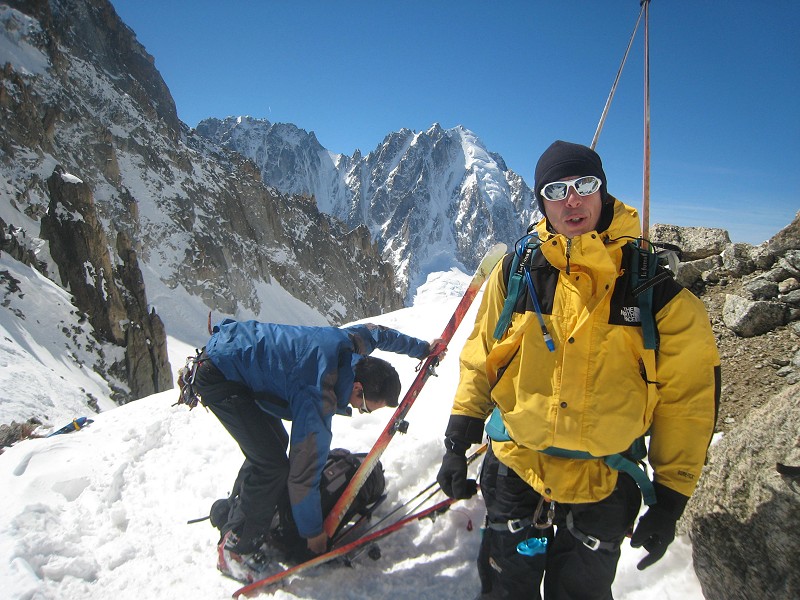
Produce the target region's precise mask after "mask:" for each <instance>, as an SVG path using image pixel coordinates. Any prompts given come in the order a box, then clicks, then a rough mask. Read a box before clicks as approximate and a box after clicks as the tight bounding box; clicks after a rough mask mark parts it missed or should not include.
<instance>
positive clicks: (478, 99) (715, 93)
mask: <svg viewBox="0 0 800 600" xmlns="http://www.w3.org/2000/svg"><path fill="white" fill-rule="evenodd" d="M112 4H113V5H114V7H115V8H116V10H117V12H118V13H119V14H120V16H121V17H122V19H123V21H125V23H127V24H128V25H129V26H130V27H131V28H132V29H133V30H134V32H135V33H136V35H137V38H138V39H139V41H140V42H141V43H142V44H143V45H144V46H145V48H146V49H147V51H148V52H149V53H150V54H151V55H153V57H154V58H155V64H156V67H157V68H158V69H159V71H160V72H161V75H162V76H163V77H164V80H165V81H166V83H167V85H168V86H169V89H170V91H171V92H172V95H173V97H174V99H175V103H176V105H177V108H178V115H179V117H180V118H181V119H182V120H183V121H184V122H185V123H187V124H188V125H190V126H192V127H193V126H195V125H196V124H197V123H198V122H199V121H200V120H202V119H204V118H207V117H226V116H229V115H251V116H253V117H259V118H266V119H268V120H270V121H272V122H284V123H294V124H295V125H297V126H298V127H300V128H302V129H305V130H307V131H313V132H314V133H315V134H316V136H317V138H318V139H319V141H320V143H321V144H322V145H323V146H325V147H326V148H327V149H328V150H331V151H332V152H337V153H343V154H352V153H353V151H354V150H355V149H357V148H358V149H360V150H361V151H362V152H364V153H367V152H369V151H371V150H373V149H374V148H375V147H376V146H377V145H378V144H379V143H380V142H381V141H382V140H383V138H384V137H385V136H386V135H387V134H388V133H390V132H393V131H397V130H399V129H401V128H403V127H406V128H409V129H413V130H415V131H419V130H425V129H427V128H429V127H430V126H431V125H432V124H433V123H437V122H438V123H440V124H441V125H442V126H443V127H445V128H450V127H454V126H456V125H463V126H464V127H466V128H468V129H470V130H472V131H473V132H474V133H475V134H477V135H478V137H480V138H481V139H482V140H483V142H484V143H485V144H486V146H487V147H488V148H489V150H491V151H493V152H497V153H499V154H500V155H501V156H503V158H504V159H505V160H506V163H507V164H508V166H509V167H510V168H511V169H513V170H514V171H516V172H518V173H519V174H520V175H522V176H523V178H524V179H525V180H526V182H527V183H528V185H531V186H532V185H533V171H534V165H535V163H536V160H537V159H538V157H539V155H540V154H541V153H542V151H543V150H544V149H545V148H546V147H547V146H548V145H549V144H550V143H551V142H552V141H554V140H556V139H565V140H569V141H574V142H580V143H584V144H587V145H588V144H589V143H590V142H591V139H592V136H593V134H594V132H595V128H596V127H597V124H598V121H599V119H600V115H601V112H602V109H603V106H604V104H605V101H606V98H607V96H608V93H609V91H610V89H611V84H612V82H613V81H614V77H615V75H616V73H617V69H618V68H619V65H620V62H621V60H622V56H623V53H624V51H625V48H626V46H627V43H628V40H629V38H630V35H631V32H632V31H633V28H634V25H635V24H636V19H637V16H638V14H639V1H638V0H506V1H503V2H486V1H485V0H484V1H480V2H479V1H474V0H458V1H456V0H452V1H437V0H403V1H400V0H340V1H338V2H332V1H324V0H296V1H290V0H261V1H255V0H253V1H244V0H241V1H234V0H231V1H228V2H220V1H219V0H216V1H213V2H212V1H210V0H112ZM650 6H651V8H650V95H651V99H650V122H651V124H650V127H651V128H650V135H651V162H650V169H651V183H650V202H651V218H650V223H651V224H653V223H659V222H660V223H665V222H666V223H674V224H678V225H703V226H710V227H722V228H725V229H728V230H729V232H730V233H731V237H732V238H733V240H734V241H745V242H750V243H754V244H757V243H760V242H762V241H764V240H766V239H768V238H769V237H771V236H772V235H773V234H775V233H776V232H777V231H779V230H780V229H782V228H783V227H784V226H786V225H788V224H789V223H790V222H791V221H792V219H793V218H794V216H795V214H796V212H797V211H798V210H800V185H798V184H797V183H796V182H798V181H800V173H798V169H800V108H799V107H800V43H798V41H797V40H798V31H800V3H798V2H796V0H764V1H760V0H749V1H745V0H726V1H725V2H717V1H712V0H652V2H651V5H650ZM643 39H644V38H643V28H642V27H640V30H639V33H638V34H637V37H636V40H635V41H634V45H633V48H632V49H631V54H630V57H629V59H628V63H627V65H626V67H625V70H624V72H623V74H622V79H621V81H620V84H619V86H618V88H617V92H616V95H615V97H614V102H613V104H612V107H611V111H610V114H609V116H608V118H607V120H606V123H605V127H604V129H603V133H602V135H601V137H600V141H599V143H598V145H597V150H598V152H599V153H600V155H601V156H602V158H603V162H604V165H605V168H606V174H607V176H608V181H609V190H610V191H611V193H612V194H614V195H616V196H617V197H619V198H620V199H621V200H623V201H625V202H627V203H628V204H631V205H633V206H636V207H641V202H642V171H643V129H644V126H643V106H644V101H643V87H644V86H643V71H644V68H643V54H644V52H643ZM787 178H788V179H787Z"/></svg>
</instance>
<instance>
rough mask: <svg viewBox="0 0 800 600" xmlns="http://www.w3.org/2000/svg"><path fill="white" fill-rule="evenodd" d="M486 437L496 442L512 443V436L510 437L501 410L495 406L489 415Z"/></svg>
mask: <svg viewBox="0 0 800 600" xmlns="http://www.w3.org/2000/svg"><path fill="white" fill-rule="evenodd" d="M486 435H488V436H489V439H490V440H492V441H494V442H510V441H511V436H510V435H508V430H507V429H506V426H505V423H503V417H502V415H501V414H500V409H499V408H497V407H496V406H495V408H494V410H493V411H492V414H491V415H489V420H488V421H487V422H486Z"/></svg>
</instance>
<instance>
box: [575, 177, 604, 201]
mask: <svg viewBox="0 0 800 600" xmlns="http://www.w3.org/2000/svg"><path fill="white" fill-rule="evenodd" d="M598 189H600V180H599V179H598V178H597V177H593V176H591V175H590V176H588V177H581V178H580V179H576V180H575V191H577V192H578V193H579V194H580V195H581V196H588V195H589V194H594V193H595V192H596V191H597V190H598Z"/></svg>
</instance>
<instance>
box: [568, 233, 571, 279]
mask: <svg viewBox="0 0 800 600" xmlns="http://www.w3.org/2000/svg"><path fill="white" fill-rule="evenodd" d="M571 248H572V238H567V275H569V251H570V249H571Z"/></svg>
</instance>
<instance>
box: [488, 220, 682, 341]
mask: <svg viewBox="0 0 800 600" xmlns="http://www.w3.org/2000/svg"><path fill="white" fill-rule="evenodd" d="M539 246H541V242H540V241H539V237H538V235H536V234H535V233H532V234H528V235H526V236H524V237H522V238H521V239H520V240H518V241H517V243H516V244H515V249H514V258H513V260H512V263H511V271H510V272H509V278H508V280H507V281H506V290H507V294H506V300H505V303H504V304H503V309H502V311H501V313H500V316H499V318H498V321H497V325H496V327H495V330H494V338H495V339H496V340H499V339H500V338H502V337H503V335H504V334H505V332H506V330H507V329H508V326H509V324H510V323H511V316H512V313H513V312H514V306H515V304H516V303H517V300H518V299H519V297H520V295H521V294H524V293H525V290H526V287H527V292H528V293H529V294H530V296H531V300H532V301H533V305H534V308H535V312H536V317H537V319H538V321H539V325H540V327H541V328H542V333H543V335H544V338H545V343H546V344H547V347H548V348H549V349H550V351H551V352H553V351H555V345H554V344H553V342H552V338H551V337H550V334H549V333H548V332H547V328H546V326H545V324H544V320H543V319H542V311H541V308H540V306H539V299H538V297H537V295H536V290H535V289H534V286H533V281H532V279H531V274H530V269H531V262H532V260H533V256H534V254H535V253H536V252H537V251H539ZM626 246H627V248H628V251H627V252H625V256H628V257H629V263H628V269H629V271H630V273H631V277H630V286H631V293H632V294H633V296H634V297H635V298H636V301H637V303H638V305H639V309H640V311H639V312H640V315H641V326H642V335H643V336H644V347H645V348H647V349H650V350H656V352H657V351H658V342H659V340H658V330H657V328H656V323H655V316H654V315H653V288H654V287H655V286H657V285H658V284H660V283H662V282H664V281H665V280H667V279H671V278H672V277H674V275H673V272H674V271H675V268H676V267H677V263H678V261H679V260H680V255H681V250H680V248H678V247H677V246H674V245H672V244H667V243H655V242H649V241H646V240H643V239H641V238H639V239H635V240H633V241H631V242H628V243H627V245H626ZM657 247H658V248H661V250H656V248H657ZM665 265H668V266H669V268H664V266H665ZM659 267H661V268H659Z"/></svg>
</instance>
